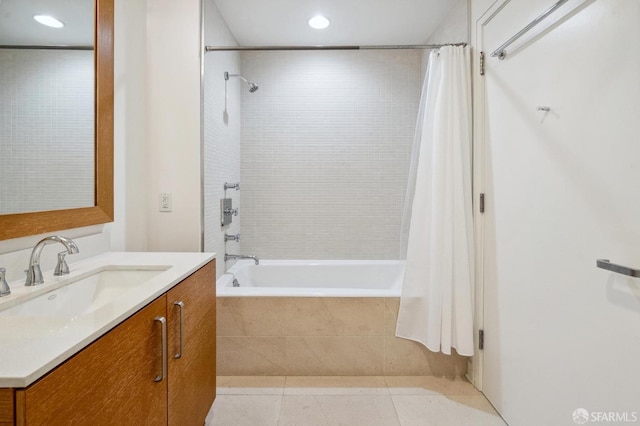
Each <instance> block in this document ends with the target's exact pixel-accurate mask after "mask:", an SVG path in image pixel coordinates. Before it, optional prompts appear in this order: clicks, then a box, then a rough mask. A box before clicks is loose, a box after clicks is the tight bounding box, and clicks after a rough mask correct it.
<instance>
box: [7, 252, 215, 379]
mask: <svg viewBox="0 0 640 426" xmlns="http://www.w3.org/2000/svg"><path fill="white" fill-rule="evenodd" d="M214 257H215V254H213V253H129V252H127V253H106V254H103V255H100V256H96V257H93V258H91V259H87V260H83V261H80V262H77V263H70V264H69V268H70V270H71V273H70V274H69V275H65V276H64V277H54V276H53V271H46V272H45V273H44V274H43V275H44V284H41V285H38V286H33V287H25V286H24V280H21V281H18V282H13V283H9V285H10V286H11V295H9V296H6V297H3V298H1V299H0V311H2V310H4V309H7V308H9V307H11V306H15V305H16V304H18V303H21V302H22V301H24V300H26V299H31V298H33V297H36V296H39V295H41V294H44V293H48V292H50V291H53V290H56V289H58V288H60V287H62V286H64V285H65V284H66V282H67V281H69V280H73V279H74V278H78V277H80V276H83V275H87V274H88V273H90V272H91V271H95V270H96V269H98V268H101V267H105V266H124V267H127V266H129V267H134V266H140V265H145V266H170V267H169V269H167V270H165V271H163V272H161V273H160V274H159V275H157V276H155V277H153V278H151V279H150V280H148V281H146V282H145V283H144V284H142V285H140V286H137V287H136V288H135V289H132V290H130V291H127V293H126V295H124V296H123V297H118V298H114V300H113V301H112V302H110V303H108V304H106V305H104V306H102V307H100V308H99V309H97V310H95V311H93V312H90V313H88V314H85V315H80V316H76V317H68V318H46V317H40V318H35V317H34V318H31V317H18V318H13V317H2V318H0V388H22V387H26V386H28V385H30V384H31V383H33V382H35V381H36V380H38V379H39V378H40V377H42V376H43V375H45V374H46V373H48V372H49V371H51V370H52V369H54V368H55V367H56V366H58V365H60V364H61V363H62V362H63V361H65V360H66V359H68V358H70V357H71V356H72V355H74V354H75V353H77V352H79V351H80V350H81V349H83V348H84V347H86V346H87V345H89V344H90V343H91V342H93V341H95V340H96V339H97V338H99V337H100V336H102V335H103V334H105V333H106V332H107V331H109V330H111V329H112V328H113V327H115V326H116V325H118V324H120V323H121V322H122V321H124V320H125V319H127V318H128V317H130V316H131V315H133V314H134V313H135V312H137V311H138V310H140V309H141V308H143V307H144V306H146V305H147V304H149V302H152V301H153V300H154V299H156V298H157V297H159V296H161V295H162V294H163V293H165V292H166V291H167V290H169V289H170V288H171V287H173V286H174V285H176V284H178V283H179V282H180V281H182V280H183V279H185V278H186V277H188V276H189V275H191V274H192V273H193V272H195V271H196V270H198V269H199V268H200V267H202V266H203V265H205V264H206V263H207V262H209V261H210V260H211V259H213V258H214ZM213 285H214V286H215V283H213ZM125 296H126V297H125Z"/></svg>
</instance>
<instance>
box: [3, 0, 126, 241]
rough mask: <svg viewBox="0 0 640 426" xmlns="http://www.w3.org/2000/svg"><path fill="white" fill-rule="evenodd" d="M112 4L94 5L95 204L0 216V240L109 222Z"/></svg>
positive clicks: (108, 0) (109, 0) (109, 1)
mask: <svg viewBox="0 0 640 426" xmlns="http://www.w3.org/2000/svg"><path fill="white" fill-rule="evenodd" d="M113 3H114V0H96V2H95V26H94V31H95V42H94V45H95V52H94V63H95V91H96V92H95V141H94V143H95V205H94V206H93V207H84V208H76V209H67V210H51V211H42V212H33V213H16V214H7V215H0V240H8V239H10V238H19V237H26V236H29V235H37V234H43V233H47V232H52V231H60V230H63V229H71V228H79V227H82V226H89V225H97V224H101V223H107V222H112V221H113Z"/></svg>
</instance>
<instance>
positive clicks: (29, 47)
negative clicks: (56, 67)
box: [0, 44, 93, 50]
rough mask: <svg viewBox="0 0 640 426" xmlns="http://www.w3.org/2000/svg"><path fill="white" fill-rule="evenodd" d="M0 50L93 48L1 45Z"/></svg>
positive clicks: (87, 47)
mask: <svg viewBox="0 0 640 426" xmlns="http://www.w3.org/2000/svg"><path fill="white" fill-rule="evenodd" d="M0 49H24V50H29V49H31V50H93V46H35V45H25V46H21V45H19V44H11V45H7V44H5V45H1V44H0Z"/></svg>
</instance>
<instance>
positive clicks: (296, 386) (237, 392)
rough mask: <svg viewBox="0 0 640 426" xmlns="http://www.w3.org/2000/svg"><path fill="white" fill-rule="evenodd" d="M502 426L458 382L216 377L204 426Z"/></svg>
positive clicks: (475, 393)
mask: <svg viewBox="0 0 640 426" xmlns="http://www.w3.org/2000/svg"><path fill="white" fill-rule="evenodd" d="M271 425H273V426H285V425H286V426H316V425H318V426H334V425H335V426H338V425H344V426H360V425H362V426H377V425H379V426H394V425H398V426H432V425H433V426H445V425H446V426H449V425H451V426H505V425H506V423H505V422H504V421H503V420H502V419H501V418H500V416H499V415H498V414H497V413H496V411H495V410H494V409H493V407H492V406H491V404H489V402H488V401H487V400H486V398H485V397H484V396H483V395H482V394H481V393H480V392H478V391H477V390H476V389H475V388H474V387H473V386H472V385H471V384H469V383H468V382H467V381H466V380H464V379H462V378H442V377H432V376H411V377H397V376H387V377H377V376H359V377H336V376H324V377H298V376H287V377H283V376H277V377H276V376H269V377H254V376H221V377H218V396H217V398H216V401H215V403H214V404H213V406H212V407H211V411H210V412H209V415H208V416H207V421H206V426H271Z"/></svg>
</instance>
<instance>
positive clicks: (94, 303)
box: [0, 266, 170, 318]
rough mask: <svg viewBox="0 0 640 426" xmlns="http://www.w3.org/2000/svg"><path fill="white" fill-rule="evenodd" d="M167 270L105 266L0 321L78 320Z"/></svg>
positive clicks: (23, 305)
mask: <svg viewBox="0 0 640 426" xmlns="http://www.w3.org/2000/svg"><path fill="white" fill-rule="evenodd" d="M169 268H170V267H169V266H140V267H138V266H136V267H127V269H123V268H122V267H117V266H106V267H102V268H99V269H97V270H95V271H91V272H89V273H88V274H84V276H82V275H81V276H79V277H76V278H75V279H70V280H69V281H68V282H66V283H64V284H63V286H62V287H60V288H57V289H55V290H52V291H49V292H47V293H45V294H42V295H40V296H37V297H35V298H33V299H29V300H26V301H24V302H22V303H20V304H18V305H15V306H13V307H11V308H9V309H6V310H3V311H0V317H14V318H19V317H57V318H60V317H65V318H69V317H71V318H72V317H77V316H81V315H85V314H88V313H91V312H93V311H95V310H97V309H99V308H101V307H103V306H105V305H106V304H108V303H110V302H112V301H114V300H115V299H117V298H119V297H122V296H123V295H124V294H125V293H127V292H129V291H131V290H133V289H135V288H137V287H138V286H140V285H142V284H144V283H146V282H147V281H149V280H150V279H152V278H154V277H155V276H157V275H159V274H161V273H162V272H164V271H166V270H167V269H169Z"/></svg>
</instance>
